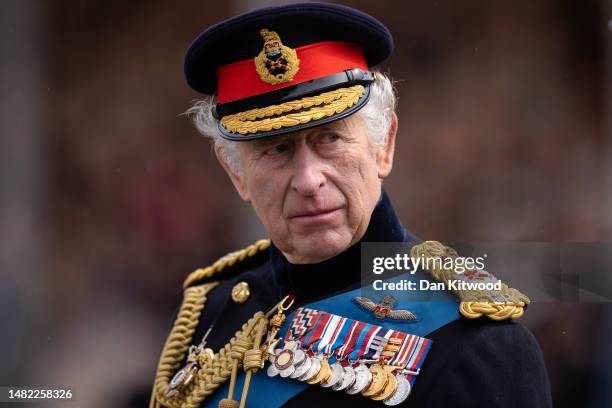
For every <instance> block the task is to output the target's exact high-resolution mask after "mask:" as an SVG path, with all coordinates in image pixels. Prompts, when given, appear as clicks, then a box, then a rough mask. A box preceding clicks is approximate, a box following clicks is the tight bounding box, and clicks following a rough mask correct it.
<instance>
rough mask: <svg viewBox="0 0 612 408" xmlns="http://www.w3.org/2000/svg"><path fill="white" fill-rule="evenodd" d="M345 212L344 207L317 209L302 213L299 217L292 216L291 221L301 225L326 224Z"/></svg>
mask: <svg viewBox="0 0 612 408" xmlns="http://www.w3.org/2000/svg"><path fill="white" fill-rule="evenodd" d="M342 211H343V209H342V207H337V208H329V209H316V210H307V211H301V212H299V213H298V214H297V215H293V216H291V217H290V218H289V219H290V221H295V222H299V223H310V222H325V221H330V220H332V219H334V218H335V217H337V216H338V215H340V213H341V212H342Z"/></svg>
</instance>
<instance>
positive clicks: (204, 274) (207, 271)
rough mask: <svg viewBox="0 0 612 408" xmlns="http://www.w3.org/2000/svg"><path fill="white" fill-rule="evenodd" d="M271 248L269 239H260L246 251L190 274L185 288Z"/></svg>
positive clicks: (233, 254)
mask: <svg viewBox="0 0 612 408" xmlns="http://www.w3.org/2000/svg"><path fill="white" fill-rule="evenodd" d="M269 247H270V240H269V239H260V240H259V241H257V242H255V243H254V244H252V245H249V246H248V247H246V248H244V249H241V250H239V251H236V252H233V253H231V254H228V255H226V256H224V257H223V258H220V259H219V260H217V261H216V262H215V263H214V264H212V265H211V266H207V267H206V268H200V269H196V270H195V271H193V272H192V273H191V274H189V276H188V277H187V279H185V282H183V288H187V287H188V286H189V285H191V284H192V283H193V282H195V281H197V280H198V279H202V278H208V277H211V276H213V275H214V274H215V273H217V272H220V271H222V270H223V269H225V268H226V267H228V266H232V265H234V264H235V263H236V262H241V261H244V260H245V259H246V258H248V257H251V256H253V255H255V254H256V253H258V252H260V251H263V250H265V249H268V248H269Z"/></svg>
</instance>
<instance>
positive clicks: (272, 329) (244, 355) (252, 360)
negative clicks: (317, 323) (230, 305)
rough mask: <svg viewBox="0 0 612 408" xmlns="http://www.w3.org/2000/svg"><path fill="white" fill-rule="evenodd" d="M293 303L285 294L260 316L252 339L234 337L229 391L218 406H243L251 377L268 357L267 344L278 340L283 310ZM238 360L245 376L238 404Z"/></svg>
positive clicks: (282, 321)
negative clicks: (262, 342) (236, 396)
mask: <svg viewBox="0 0 612 408" xmlns="http://www.w3.org/2000/svg"><path fill="white" fill-rule="evenodd" d="M293 303H294V298H293V296H292V295H287V296H285V297H284V298H283V300H281V301H280V302H279V303H278V304H277V305H276V306H274V307H273V308H272V309H271V310H270V311H269V312H268V313H266V315H265V317H264V318H262V319H261V320H260V321H259V322H258V324H257V326H256V327H255V328H254V330H256V332H255V333H256V335H255V339H254V340H251V339H250V338H249V337H250V336H244V337H241V338H238V339H236V342H235V343H234V344H233V345H232V350H231V352H230V357H231V358H232V375H231V378H230V384H229V392H228V393H227V394H228V395H227V398H224V399H222V400H221V401H219V408H237V407H239V408H244V407H245V405H246V399H247V396H248V393H249V385H250V383H251V377H252V376H253V374H255V373H256V372H257V371H258V370H259V369H260V368H263V366H264V362H265V360H266V359H267V358H268V353H267V348H268V347H269V344H271V343H274V344H276V343H277V342H278V340H275V337H276V334H277V333H278V331H279V330H280V327H281V326H282V325H283V323H284V321H285V312H286V311H287V310H288V309H289V308H291V306H293ZM274 312H276V315H274V316H273V317H272V318H271V319H270V320H269V321H268V319H269V318H270V316H272V314H273V313H274ZM268 327H269V331H268V338H267V341H266V343H264V345H263V347H262V344H261V340H262V338H263V336H264V334H265V333H266V331H267V330H268ZM240 360H242V361H243V367H244V371H245V372H246V377H245V379H244V386H243V388H242V395H241V397H240V404H238V401H236V400H235V399H234V391H235V389H236V378H237V376H238V365H239V362H240Z"/></svg>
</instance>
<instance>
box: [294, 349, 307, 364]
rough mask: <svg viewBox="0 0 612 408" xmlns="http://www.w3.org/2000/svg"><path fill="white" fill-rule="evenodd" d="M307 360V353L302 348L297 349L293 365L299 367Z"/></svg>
mask: <svg viewBox="0 0 612 408" xmlns="http://www.w3.org/2000/svg"><path fill="white" fill-rule="evenodd" d="M304 360H306V353H304V352H303V351H302V350H295V351H294V352H293V365H294V366H295V367H296V368H297V366H299V365H300V364H302V363H303V362H304Z"/></svg>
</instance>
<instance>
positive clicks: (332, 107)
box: [221, 85, 365, 135]
mask: <svg viewBox="0 0 612 408" xmlns="http://www.w3.org/2000/svg"><path fill="white" fill-rule="evenodd" d="M364 93H365V88H364V87H363V86H362V85H354V86H351V87H348V88H339V89H335V90H333V91H328V92H323V93H322V94H320V95H315V96H307V97H304V98H301V99H296V100H294V101H289V102H284V103H281V104H278V105H271V106H267V107H265V108H257V109H251V110H248V111H245V112H240V113H236V114H233V115H227V116H224V117H223V118H222V119H221V125H223V127H225V129H227V130H228V131H230V132H233V133H240V134H243V135H244V134H247V133H257V132H268V131H270V130H272V129H280V128H281V127H291V126H297V125H301V124H304V123H308V122H310V121H313V120H319V119H322V118H325V117H328V116H332V115H333V114H335V113H341V112H344V111H345V110H347V109H348V108H350V107H351V106H353V105H355V104H356V103H357V101H358V100H359V98H361V96H363V94H364ZM315 108H316V109H315ZM290 112H293V113H290Z"/></svg>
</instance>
